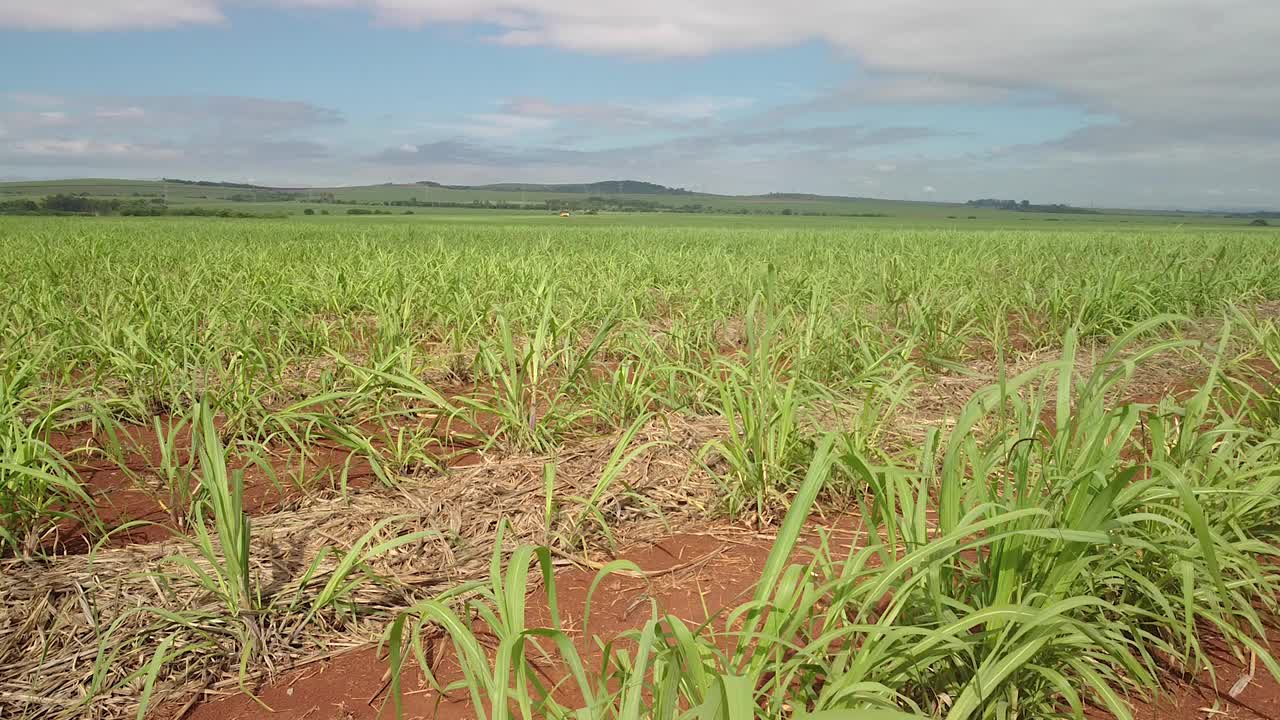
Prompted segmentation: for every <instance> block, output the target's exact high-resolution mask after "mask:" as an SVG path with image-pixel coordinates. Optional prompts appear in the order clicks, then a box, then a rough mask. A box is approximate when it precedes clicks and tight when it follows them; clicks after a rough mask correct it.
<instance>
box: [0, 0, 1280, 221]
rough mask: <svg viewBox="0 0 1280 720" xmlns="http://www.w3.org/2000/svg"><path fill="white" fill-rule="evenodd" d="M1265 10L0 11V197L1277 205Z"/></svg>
mask: <svg viewBox="0 0 1280 720" xmlns="http://www.w3.org/2000/svg"><path fill="white" fill-rule="evenodd" d="M1275 2H1276V0H1212V1H1209V0H1075V2H1070V3H1068V2H1062V1H1061V0H1053V1H1050V0H893V1H891V2H886V0H808V1H805V0H801V1H800V2H795V1H791V2H783V1H781V0H647V1H645V2H636V0H0V67H3V68H4V69H5V72H4V73H3V76H0V178H44V177H69V176H86V175H88V176H110V177H144V178H145V177H159V176H169V177H200V178H216V179H226V180H237V181H253V182H262V183H275V184H295V185H321V184H339V183H341V184H355V183H368V182H387V181H412V180H420V179H435V180H439V181H442V182H453V183H477V182H493V181H531V182H532V181H542V182H586V181H594V180H600V179H614V178H634V179H641V180H650V181H653V182H659V183H663V184H667V185H678V186H685V187H690V188H693V189H698V190H705V191H708V192H725V193H759V192H769V191H779V192H802V191H803V192H821V193H833V194H844V195H860V196H874V197H890V198H909V199H938V200H967V199H971V198H976V197H990V196H995V197H1009V198H1019V199H1021V198H1029V199H1031V200H1033V201H1036V202H1072V203H1079V204H1089V203H1094V204H1098V205H1102V204H1108V205H1113V206H1114V205H1129V206H1146V207H1280V11H1278V10H1277V9H1276V7H1275Z"/></svg>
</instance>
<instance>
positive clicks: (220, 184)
mask: <svg viewBox="0 0 1280 720" xmlns="http://www.w3.org/2000/svg"><path fill="white" fill-rule="evenodd" d="M164 182H167V183H174V184H177V185H199V186H201V187H220V188H239V189H241V190H271V189H273V188H269V187H267V186H265V185H250V184H249V183H233V182H215V181H212V180H179V179H178V178H165V179H164Z"/></svg>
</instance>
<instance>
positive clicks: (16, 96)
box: [0, 92, 66, 108]
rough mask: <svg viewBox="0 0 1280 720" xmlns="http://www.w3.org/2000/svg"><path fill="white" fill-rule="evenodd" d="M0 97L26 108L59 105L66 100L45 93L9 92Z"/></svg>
mask: <svg viewBox="0 0 1280 720" xmlns="http://www.w3.org/2000/svg"><path fill="white" fill-rule="evenodd" d="M0 97H4V98H5V99H7V100H8V101H9V102H11V103H14V104H15V105H21V106H22V107H26V108H50V107H59V106H60V105H62V104H64V103H65V102H66V98H63V97H61V96H59V95H47V94H45V93H28V92H11V93H5V94H4V95H3V96H0Z"/></svg>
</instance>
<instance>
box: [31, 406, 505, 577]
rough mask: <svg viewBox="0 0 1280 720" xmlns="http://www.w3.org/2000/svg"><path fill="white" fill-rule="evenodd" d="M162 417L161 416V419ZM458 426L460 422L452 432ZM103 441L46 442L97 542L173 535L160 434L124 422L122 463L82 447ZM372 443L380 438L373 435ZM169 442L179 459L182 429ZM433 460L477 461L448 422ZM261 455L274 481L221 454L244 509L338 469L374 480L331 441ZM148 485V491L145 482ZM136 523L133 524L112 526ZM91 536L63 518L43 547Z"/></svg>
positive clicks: (82, 437)
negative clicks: (237, 477) (101, 531)
mask: <svg viewBox="0 0 1280 720" xmlns="http://www.w3.org/2000/svg"><path fill="white" fill-rule="evenodd" d="M166 419H167V418H162V419H161V422H162V424H163V423H164V421H165V420H166ZM461 432H462V430H461V429H459V430H458V431H457V433H458V434H461ZM104 441H105V439H104V438H102V437H95V436H94V435H93V434H91V433H89V432H77V433H65V434H60V435H56V436H54V437H53V438H52V443H51V444H52V445H53V446H54V448H55V449H57V450H58V451H59V452H60V453H62V454H63V455H64V456H66V457H68V459H69V460H70V461H71V462H72V468H73V470H74V471H75V472H76V474H77V475H78V477H79V480H80V482H81V484H82V486H83V487H84V488H85V490H86V492H87V493H88V494H89V496H90V498H91V499H92V500H93V502H94V507H93V510H94V512H96V514H97V516H98V519H99V520H100V521H101V524H102V527H103V528H105V530H106V531H107V532H108V533H109V537H108V538H107V539H106V540H105V541H101V544H102V545H103V546H106V547H118V546H122V545H128V544H133V543H151V542H159V541H161V540H165V539H167V538H169V537H172V536H173V535H174V529H173V526H172V521H171V519H170V517H169V513H168V512H166V510H165V508H164V505H163V503H164V502H165V501H166V500H167V498H165V497H163V496H162V495H161V494H160V492H159V491H160V489H161V486H162V480H161V479H160V478H159V477H158V476H157V475H156V470H155V468H156V467H158V465H159V462H160V458H161V448H160V444H161V441H160V440H159V439H157V438H156V436H155V434H154V432H153V431H152V429H151V428H143V427H133V428H126V430H125V432H124V433H123V435H122V436H121V437H120V443H121V446H122V447H123V448H124V449H125V459H124V463H123V467H121V465H119V464H117V463H115V462H113V461H108V460H105V459H103V458H102V457H101V454H100V453H93V452H86V448H100V447H102V444H103V442H104ZM374 444H375V446H379V447H381V446H382V445H383V443H382V442H380V441H378V440H375V441H374ZM176 445H177V447H176V450H175V452H176V454H177V457H178V462H179V463H183V464H185V463H186V462H187V460H188V458H189V453H190V447H191V445H190V435H189V433H184V437H181V438H179V441H178V443H176ZM432 459H433V460H434V461H435V462H437V463H439V464H441V465H444V466H448V467H464V466H468V465H475V464H477V463H478V462H479V461H480V455H479V454H478V453H477V452H476V451H475V447H474V443H473V442H471V441H469V440H465V439H461V438H460V437H457V436H455V434H453V428H446V430H445V431H443V432H442V433H441V445H440V446H439V447H438V448H436V451H435V452H434V453H433V457H432ZM265 460H266V461H267V463H268V464H269V465H270V467H271V469H272V473H273V474H274V475H275V481H274V482H273V481H272V479H271V477H270V476H269V475H268V474H267V473H266V472H265V471H264V470H263V469H262V468H261V467H259V466H258V465H257V464H255V463H253V462H252V461H251V460H250V459H249V458H248V457H245V456H237V455H235V454H230V455H229V456H228V458H227V466H228V469H229V470H237V469H243V471H244V489H245V490H244V508H245V512H246V513H248V514H250V515H262V514H266V513H270V512H275V511H277V510H281V509H284V508H287V507H289V506H290V505H292V504H294V503H297V502H299V501H300V500H302V499H303V498H304V497H305V496H306V495H308V494H309V493H314V492H317V491H323V490H331V489H332V488H333V487H336V486H337V484H338V479H339V478H340V477H341V475H342V474H343V471H344V469H345V471H346V475H347V486H348V487H349V488H352V489H357V490H358V489H361V488H365V487H369V486H370V485H372V484H374V483H376V482H378V480H377V476H376V475H375V473H374V471H373V467H372V465H371V464H370V462H369V460H368V458H366V457H363V456H361V455H359V454H357V453H355V452H352V451H351V450H349V449H347V448H344V447H340V446H337V445H334V444H331V443H325V442H320V443H316V444H314V445H312V446H310V447H309V448H308V449H307V452H306V453H305V454H304V453H303V452H301V451H299V450H297V449H292V450H277V451H275V452H273V454H272V455H270V456H269V457H267V458H265ZM303 463H305V465H304V467H305V478H306V484H305V486H302V487H300V486H299V485H298V484H297V483H296V482H295V479H296V474H297V472H298V469H299V467H300V466H303ZM148 485H150V486H151V490H148V489H147V488H148ZM135 522H136V523H138V524H137V525H136V526H133V527H128V528H125V529H119V528H122V527H123V526H125V525H128V524H130V523H135ZM96 542H99V537H98V536H97V534H95V533H94V532H93V530H92V529H91V528H86V527H85V526H83V525H82V524H80V523H76V522H73V521H67V522H64V523H63V524H62V525H61V526H60V527H59V529H58V533H57V536H56V537H55V538H53V539H52V540H51V541H49V542H48V543H47V544H46V547H47V548H48V549H49V550H51V551H54V552H59V553H80V552H85V551H87V550H88V549H89V548H90V547H91V546H92V545H93V544H94V543H96Z"/></svg>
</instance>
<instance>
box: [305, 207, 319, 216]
mask: <svg viewBox="0 0 1280 720" xmlns="http://www.w3.org/2000/svg"><path fill="white" fill-rule="evenodd" d="M302 214H303V215H315V214H316V211H315V210H312V209H311V208H307V209H306V210H303V211H302Z"/></svg>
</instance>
